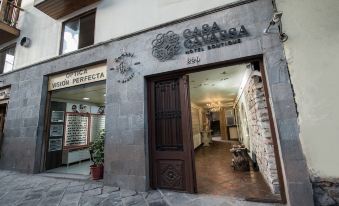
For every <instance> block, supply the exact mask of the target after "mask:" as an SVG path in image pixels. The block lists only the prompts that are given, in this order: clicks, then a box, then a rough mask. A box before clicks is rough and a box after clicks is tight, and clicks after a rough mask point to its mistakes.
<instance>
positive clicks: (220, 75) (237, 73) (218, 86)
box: [189, 64, 248, 107]
mask: <svg viewBox="0 0 339 206" xmlns="http://www.w3.org/2000/svg"><path fill="white" fill-rule="evenodd" d="M246 66H247V64H239V65H234V66H229V67H222V68H219V69H213V70H207V71H202V72H196V73H191V74H190V75H189V79H190V95H191V101H192V102H193V103H195V104H196V105H198V106H201V107H205V106H206V104H207V103H211V102H221V103H222V105H223V106H232V105H233V102H234V100H235V98H236V96H237V93H238V90H239V88H240V85H241V83H242V81H243V79H244V77H245V73H246V70H248V69H247V67H246Z"/></svg>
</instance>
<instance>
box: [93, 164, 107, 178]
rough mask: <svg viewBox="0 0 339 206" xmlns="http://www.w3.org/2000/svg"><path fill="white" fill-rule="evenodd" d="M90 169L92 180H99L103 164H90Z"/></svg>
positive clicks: (102, 171) (102, 172)
mask: <svg viewBox="0 0 339 206" xmlns="http://www.w3.org/2000/svg"><path fill="white" fill-rule="evenodd" d="M90 171H91V175H92V179H93V180H100V179H102V178H103V176H104V166H103V165H102V164H100V165H91V166H90Z"/></svg>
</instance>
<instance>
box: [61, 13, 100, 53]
mask: <svg viewBox="0 0 339 206" xmlns="http://www.w3.org/2000/svg"><path fill="white" fill-rule="evenodd" d="M92 14H94V19H95V18H96V8H95V9H92V10H89V11H86V12H84V13H82V14H79V15H77V16H74V17H72V18H70V19H67V20H65V21H64V22H62V29H61V36H60V45H59V55H63V54H66V53H62V50H63V47H64V32H65V24H66V23H67V22H70V21H73V20H76V19H77V20H79V21H80V19H81V18H83V17H86V16H89V15H92ZM93 34H94V35H95V23H94V33H93ZM79 38H80V36H79ZM93 44H94V42H93ZM83 48H85V47H83ZM79 49H80V48H79V45H78V48H77V50H79ZM77 50H74V51H77Z"/></svg>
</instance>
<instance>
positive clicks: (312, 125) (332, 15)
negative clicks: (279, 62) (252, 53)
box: [277, 0, 339, 178]
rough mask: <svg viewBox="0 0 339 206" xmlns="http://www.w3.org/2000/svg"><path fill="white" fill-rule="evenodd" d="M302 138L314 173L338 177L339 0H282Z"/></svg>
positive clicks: (287, 50) (281, 6) (312, 173)
mask: <svg viewBox="0 0 339 206" xmlns="http://www.w3.org/2000/svg"><path fill="white" fill-rule="evenodd" d="M277 7H278V9H279V10H281V11H282V12H283V13H284V14H283V17H282V23H283V30H284V32H285V33H286V34H287V35H288V36H289V38H288V40H287V41H286V42H285V43H284V47H285V55H286V59H287V62H288V66H289V71H290V76H291V80H292V84H293V88H294V92H295V100H296V103H297V108H298V114H299V117H298V121H299V126H300V139H301V144H302V148H303V151H304V153H305V156H306V160H307V165H308V167H309V170H310V173H311V175H312V176H313V177H318V176H320V177H327V178H339V173H338V171H339V158H338V156H339V151H338V148H337V147H338V145H339V138H338V134H339V127H338V122H339V110H338V109H335V108H337V107H338V105H339V96H338V95H336V94H337V93H338V91H337V88H338V74H339V71H338V70H337V69H336V68H338V59H339V52H338V48H339V47H338V42H339V35H338V33H339V27H338V25H339V1H337V0H327V1H317V0H307V1H306V0H298V1H288V0H277Z"/></svg>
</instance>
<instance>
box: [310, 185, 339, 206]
mask: <svg viewBox="0 0 339 206" xmlns="http://www.w3.org/2000/svg"><path fill="white" fill-rule="evenodd" d="M312 185H313V192H314V193H313V195H314V203H315V205H316V206H336V205H339V179H331V178H313V180H312Z"/></svg>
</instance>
